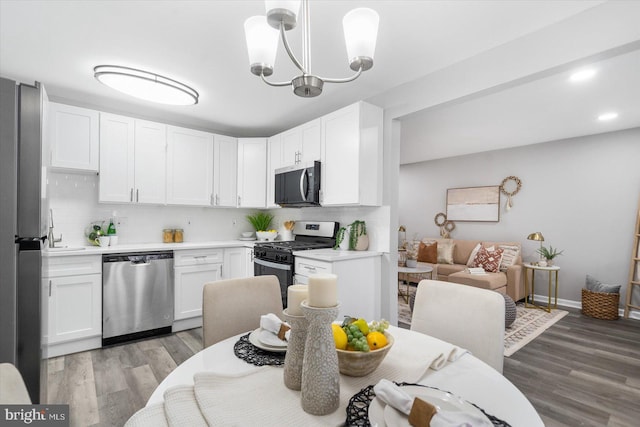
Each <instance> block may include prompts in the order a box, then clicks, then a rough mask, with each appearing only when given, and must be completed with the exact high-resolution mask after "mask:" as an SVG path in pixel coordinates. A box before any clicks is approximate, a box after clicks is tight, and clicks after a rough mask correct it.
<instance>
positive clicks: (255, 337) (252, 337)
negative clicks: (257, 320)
mask: <svg viewBox="0 0 640 427" xmlns="http://www.w3.org/2000/svg"><path fill="white" fill-rule="evenodd" d="M261 330H262V328H258V329H256V330H255V331H253V332H251V333H250V334H249V342H250V343H251V344H253V345H255V346H256V347H258V348H260V349H262V350H265V351H271V352H274V353H284V352H285V351H287V347H286V346H285V347H274V346H272V345H267V344H264V343H263V342H261V341H260V338H259V337H260V331H261Z"/></svg>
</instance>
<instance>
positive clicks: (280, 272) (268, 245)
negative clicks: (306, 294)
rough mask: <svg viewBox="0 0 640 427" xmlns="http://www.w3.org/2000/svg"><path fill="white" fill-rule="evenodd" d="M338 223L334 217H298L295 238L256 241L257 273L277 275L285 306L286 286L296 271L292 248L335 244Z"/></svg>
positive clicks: (291, 283) (316, 247) (303, 248)
mask: <svg viewBox="0 0 640 427" xmlns="http://www.w3.org/2000/svg"><path fill="white" fill-rule="evenodd" d="M339 227H340V224H339V223H337V222H334V221H298V222H296V224H295V226H294V228H293V233H294V235H295V240H292V241H285V242H282V241H273V242H258V243H256V244H255V246H254V249H253V250H254V275H256V276H266V275H274V276H277V277H278V280H279V281H280V292H281V295H282V305H283V307H286V306H287V287H289V286H291V285H293V277H294V275H295V271H294V266H295V260H294V256H293V252H294V251H303V250H308V249H324V248H332V247H333V246H334V245H335V243H336V233H337V231H338V228H339Z"/></svg>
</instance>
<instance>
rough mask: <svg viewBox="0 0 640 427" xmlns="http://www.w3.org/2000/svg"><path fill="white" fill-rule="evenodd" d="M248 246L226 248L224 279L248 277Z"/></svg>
mask: <svg viewBox="0 0 640 427" xmlns="http://www.w3.org/2000/svg"><path fill="white" fill-rule="evenodd" d="M246 264H247V255H246V248H226V249H225V250H224V264H223V267H222V278H223V279H239V278H241V277H247V265H246ZM252 276H253V274H252Z"/></svg>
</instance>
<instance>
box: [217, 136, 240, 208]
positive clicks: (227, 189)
mask: <svg viewBox="0 0 640 427" xmlns="http://www.w3.org/2000/svg"><path fill="white" fill-rule="evenodd" d="M213 150H214V151H213V174H214V176H213V200H212V205H213V206H215V207H224V208H234V207H236V204H237V196H238V185H237V182H238V139H237V138H232V137H230V136H224V135H214V137H213Z"/></svg>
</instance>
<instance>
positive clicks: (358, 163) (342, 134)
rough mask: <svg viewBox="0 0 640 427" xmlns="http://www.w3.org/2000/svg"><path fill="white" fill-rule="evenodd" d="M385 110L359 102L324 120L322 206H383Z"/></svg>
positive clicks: (325, 117)
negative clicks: (383, 132) (383, 130)
mask: <svg viewBox="0 0 640 427" xmlns="http://www.w3.org/2000/svg"><path fill="white" fill-rule="evenodd" d="M382 126H383V114H382V109H381V108H379V107H376V106H374V105H371V104H367V103H365V102H358V103H356V104H353V105H350V106H348V107H345V108H342V109H340V110H338V111H335V112H333V113H330V114H327V115H326V116H324V117H322V155H321V161H322V178H321V180H322V183H321V186H320V189H321V191H322V196H321V200H322V205H323V206H349V205H352V206H353V205H364V206H380V205H381V204H382Z"/></svg>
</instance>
